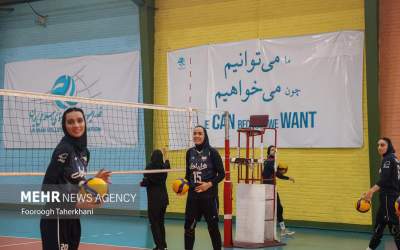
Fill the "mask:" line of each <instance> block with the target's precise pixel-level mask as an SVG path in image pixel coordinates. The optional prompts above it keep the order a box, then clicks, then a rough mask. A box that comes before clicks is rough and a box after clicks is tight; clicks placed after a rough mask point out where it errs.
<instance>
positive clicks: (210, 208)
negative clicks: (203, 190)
mask: <svg viewBox="0 0 400 250" xmlns="http://www.w3.org/2000/svg"><path fill="white" fill-rule="evenodd" d="M201 209H202V213H203V214H204V218H205V219H206V222H207V226H208V233H209V234H210V238H211V242H212V245H213V248H214V250H220V249H221V246H222V240H221V233H220V231H219V228H218V221H219V219H218V197H210V198H209V199H205V200H204V202H202V203H201Z"/></svg>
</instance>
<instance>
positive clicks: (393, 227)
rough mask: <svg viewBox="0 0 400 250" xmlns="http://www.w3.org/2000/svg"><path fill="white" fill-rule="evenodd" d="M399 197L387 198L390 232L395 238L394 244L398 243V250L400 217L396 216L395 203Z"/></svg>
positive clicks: (397, 244) (399, 243) (398, 246)
mask: <svg viewBox="0 0 400 250" xmlns="http://www.w3.org/2000/svg"><path fill="white" fill-rule="evenodd" d="M396 199H397V197H396V196H395V195H388V196H387V203H386V208H387V214H388V215H389V223H388V225H389V231H390V234H391V235H392V236H393V239H394V242H395V243H396V246H397V249H400V226H399V217H397V215H396V208H395V207H394V203H395V201H396Z"/></svg>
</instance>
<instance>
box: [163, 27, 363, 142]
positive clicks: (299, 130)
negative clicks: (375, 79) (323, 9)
mask: <svg viewBox="0 0 400 250" xmlns="http://www.w3.org/2000/svg"><path fill="white" fill-rule="evenodd" d="M363 44H364V33H363V32H361V31H343V32H334V33H325V34H319V35H310V36H301V37H292V38H280V39H268V40H250V41H242V42H236V43H226V44H217V45H209V46H201V47H197V48H190V49H183V50H178V51H174V52H170V53H169V54H168V84H169V86H168V89H169V105H171V106H190V107H193V108H199V109H202V110H207V112H206V114H205V115H204V117H202V116H201V117H200V123H201V124H202V125H205V126H206V127H207V129H208V130H209V135H210V140H211V142H212V144H213V145H214V146H217V147H222V146H223V145H224V141H223V138H224V136H223V132H224V127H225V124H224V122H223V117H222V116H221V115H220V114H221V112H220V111H221V110H227V111H229V112H230V117H229V118H230V125H231V128H232V131H236V130H237V129H238V128H242V127H248V125H249V117H250V115H263V114H267V115H269V118H270V119H269V127H272V128H277V129H278V146H280V147H293V148H295V147H314V148H328V147H329V148H330V147H362V145H363V126H362V75H363ZM211 110H219V111H215V112H214V111H211ZM236 140H237V134H236V132H235V133H231V142H232V143H233V145H236ZM269 142H270V141H269Z"/></svg>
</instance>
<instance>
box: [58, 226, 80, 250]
mask: <svg viewBox="0 0 400 250" xmlns="http://www.w3.org/2000/svg"><path fill="white" fill-rule="evenodd" d="M60 221H62V222H61V224H62V225H63V227H64V228H65V229H64V230H65V231H66V232H68V235H67V236H65V239H64V242H66V244H67V245H68V248H66V249H68V250H78V248H79V243H80V242H81V221H80V219H63V220H60ZM61 243H62V242H61ZM61 249H62V248H61Z"/></svg>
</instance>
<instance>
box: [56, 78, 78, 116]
mask: <svg viewBox="0 0 400 250" xmlns="http://www.w3.org/2000/svg"><path fill="white" fill-rule="evenodd" d="M50 93H51V94H52V95H62V96H76V95H77V88H76V84H75V80H74V79H73V78H72V77H71V76H69V75H62V76H60V77H59V78H57V80H56V81H55V83H54V85H53V87H52V88H51V90H50ZM55 104H56V105H57V107H59V108H60V109H67V108H69V107H72V106H75V105H76V104H78V103H77V102H72V101H60V100H57V101H55Z"/></svg>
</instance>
